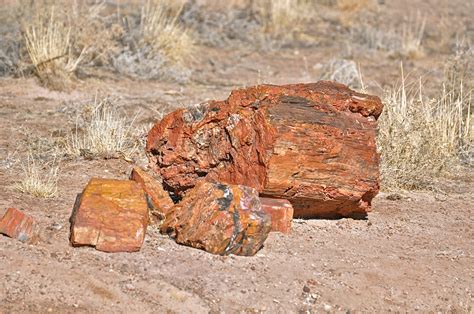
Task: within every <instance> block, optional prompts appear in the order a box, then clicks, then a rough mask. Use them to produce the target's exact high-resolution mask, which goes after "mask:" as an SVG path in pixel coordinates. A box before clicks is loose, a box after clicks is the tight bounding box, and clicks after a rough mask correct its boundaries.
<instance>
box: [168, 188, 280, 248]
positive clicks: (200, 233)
mask: <svg viewBox="0 0 474 314" xmlns="http://www.w3.org/2000/svg"><path fill="white" fill-rule="evenodd" d="M271 226H272V225H271V217H270V216H269V215H268V214H267V213H266V212H264V211H263V210H262V207H261V204H260V199H259V197H258V192H257V191H256V190H255V189H253V188H251V187H248V186H241V185H226V184H221V183H217V182H199V183H198V184H197V185H196V186H195V187H194V189H192V190H191V191H190V192H189V193H187V194H186V196H185V197H184V198H183V200H182V201H181V202H179V203H178V204H177V205H175V206H174V207H173V208H172V209H171V210H170V211H169V212H168V213H167V214H166V218H165V220H164V222H163V224H162V225H161V232H162V233H168V234H170V235H171V236H172V237H174V238H175V239H176V242H177V243H180V244H184V245H188V246H192V247H195V248H198V249H202V250H205V251H207V252H209V253H213V254H219V255H228V254H235V255H244V256H251V255H254V254H255V253H256V252H257V251H258V250H260V248H261V247H262V246H263V242H264V241H265V240H266V239H267V236H268V233H269V232H270V229H271Z"/></svg>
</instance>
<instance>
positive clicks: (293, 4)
mask: <svg viewBox="0 0 474 314" xmlns="http://www.w3.org/2000/svg"><path fill="white" fill-rule="evenodd" d="M254 11H255V12H257V13H258V14H259V15H260V17H261V19H262V24H263V25H262V26H263V29H264V32H266V33H268V34H270V35H272V36H274V37H286V36H290V35H294V33H295V32H299V31H301V30H302V28H303V27H304V25H305V23H307V22H308V21H309V20H311V19H312V18H313V17H314V15H315V13H316V6H315V3H314V1H310V0H267V1H257V2H256V3H255V4H254Z"/></svg>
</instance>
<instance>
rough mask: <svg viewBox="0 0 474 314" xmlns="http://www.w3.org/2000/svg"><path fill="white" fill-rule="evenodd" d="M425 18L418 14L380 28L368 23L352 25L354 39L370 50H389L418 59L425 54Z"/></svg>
mask: <svg viewBox="0 0 474 314" xmlns="http://www.w3.org/2000/svg"><path fill="white" fill-rule="evenodd" d="M425 25H426V20H425V18H423V17H421V16H420V15H417V17H416V18H414V19H413V18H409V19H408V20H406V21H404V22H403V23H401V24H399V25H397V26H392V27H389V28H385V29H383V28H380V27H378V26H373V25H370V24H367V23H359V24H356V25H354V26H353V27H351V34H352V40H353V41H354V42H357V43H359V44H360V45H363V46H365V47H366V48H368V49H369V50H382V51H387V52H389V53H390V54H392V55H394V56H398V55H400V56H402V57H408V58H411V59H416V58H419V57H421V56H423V54H424V48H423V37H424V33H425Z"/></svg>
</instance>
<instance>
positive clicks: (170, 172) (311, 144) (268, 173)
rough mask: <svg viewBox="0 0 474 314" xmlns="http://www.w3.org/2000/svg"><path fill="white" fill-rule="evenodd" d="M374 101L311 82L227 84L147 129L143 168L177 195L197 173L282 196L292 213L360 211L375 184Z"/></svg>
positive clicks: (315, 214)
mask: <svg viewBox="0 0 474 314" xmlns="http://www.w3.org/2000/svg"><path fill="white" fill-rule="evenodd" d="M381 111H382V103H381V102H380V99H379V98H378V97H375V96H369V95H365V94H360V93H357V92H355V91H352V90H350V89H349V88H347V87H346V86H344V85H341V84H337V83H333V82H327V81H321V82H318V83H312V84H297V85H286V86H273V85H261V86H256V87H252V88H248V89H242V90H236V91H234V92H232V93H231V95H230V96H229V98H228V99H227V100H225V101H210V102H207V103H204V104H201V105H198V106H194V107H190V108H187V109H181V110H177V111H175V112H172V113H170V114H169V115H167V116H166V117H165V118H164V119H163V120H162V121H161V122H159V123H157V124H155V126H154V127H153V128H152V129H151V130H150V132H149V134H148V139H147V153H148V156H149V160H150V166H151V167H152V169H153V170H154V171H156V172H157V173H158V174H160V175H161V176H162V178H163V182H164V184H166V185H167V187H169V188H170V189H172V190H173V191H174V192H175V193H177V194H178V195H179V194H183V192H185V191H186V190H187V189H189V188H191V187H193V186H194V185H195V184H196V183H197V182H198V181H200V180H203V179H214V180H218V181H221V182H225V183H232V184H242V185H247V186H251V187H253V188H256V189H257V190H258V191H259V192H260V193H262V195H264V196H269V197H275V198H285V199H288V200H289V201H290V202H291V203H292V205H293V207H294V211H295V216H296V217H307V218H309V217H340V216H362V215H365V214H366V212H367V211H369V210H370V205H371V200H372V199H373V197H374V196H375V195H376V194H377V192H378V190H379V154H378V153H377V152H376V146H375V135H376V127H377V122H376V119H377V118H378V116H379V115H380V114H381Z"/></svg>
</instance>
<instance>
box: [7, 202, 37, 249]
mask: <svg viewBox="0 0 474 314" xmlns="http://www.w3.org/2000/svg"><path fill="white" fill-rule="evenodd" d="M0 233H1V234H4V235H6V236H9V237H10V238H14V239H18V240H20V241H22V242H29V241H31V240H32V239H33V237H34V236H35V222H34V220H33V218H32V217H31V216H30V215H27V214H25V213H24V212H22V211H21V210H19V209H16V208H8V209H7V211H6V213H5V215H3V217H2V219H0Z"/></svg>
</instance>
